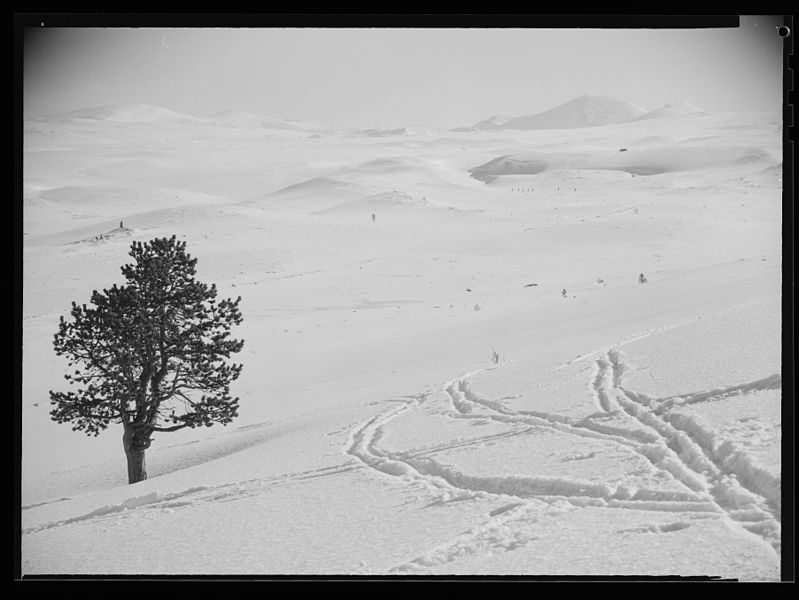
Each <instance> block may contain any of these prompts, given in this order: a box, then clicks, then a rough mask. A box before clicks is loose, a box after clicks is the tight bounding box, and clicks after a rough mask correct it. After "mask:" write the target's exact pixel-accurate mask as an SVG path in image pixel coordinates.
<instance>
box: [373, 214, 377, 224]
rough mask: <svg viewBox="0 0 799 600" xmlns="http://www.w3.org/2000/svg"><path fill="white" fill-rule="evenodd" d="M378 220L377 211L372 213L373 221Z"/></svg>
mask: <svg viewBox="0 0 799 600" xmlns="http://www.w3.org/2000/svg"><path fill="white" fill-rule="evenodd" d="M376 220H377V217H376V216H375V213H372V223H374V222H375V221H376Z"/></svg>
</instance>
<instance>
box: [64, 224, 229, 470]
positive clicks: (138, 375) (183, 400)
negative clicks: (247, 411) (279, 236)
mask: <svg viewBox="0 0 799 600" xmlns="http://www.w3.org/2000/svg"><path fill="white" fill-rule="evenodd" d="M130 256H131V257H133V259H134V262H133V263H131V264H127V265H125V266H123V267H122V274H123V275H124V276H125V279H126V283H125V284H124V285H122V286H117V285H114V286H112V287H111V288H110V289H106V290H103V291H102V292H98V291H96V290H95V291H94V292H93V293H92V297H91V306H87V305H85V304H83V305H81V306H78V305H77V304H76V303H75V302H73V303H72V310H71V319H69V320H66V319H65V318H64V317H63V316H62V317H61V319H60V322H59V327H58V332H57V333H56V334H55V339H54V341H53V346H54V348H55V352H56V354H58V355H59V356H62V355H63V356H66V357H67V358H68V360H69V367H70V371H71V370H72V369H73V368H75V367H77V368H76V369H75V370H74V372H70V373H68V374H66V375H65V376H64V377H65V378H66V380H67V381H68V382H69V383H70V385H74V386H77V387H78V389H77V390H74V391H68V392H54V391H51V392H50V399H51V403H52V405H53V406H54V408H53V409H52V411H51V412H50V415H51V417H52V419H53V420H54V421H57V422H58V423H72V428H73V430H76V431H83V432H85V433H86V434H87V435H98V434H99V433H100V432H101V431H102V430H104V429H106V428H107V427H108V426H109V424H111V423H122V425H123V428H124V435H123V445H124V448H125V452H126V454H127V457H128V477H129V481H130V483H135V482H136V481H140V480H142V479H146V477H147V473H146V470H145V468H144V451H145V450H146V449H147V448H148V447H149V446H150V444H151V442H152V435H153V433H155V432H169V431H177V430H179V429H183V428H185V427H200V426H207V427H210V426H211V425H213V424H214V423H221V424H223V425H224V424H227V423H229V422H230V421H232V420H233V418H235V417H236V416H237V410H238V402H239V400H238V398H233V397H231V395H230V383H231V382H232V381H234V380H236V379H237V378H238V377H239V374H240V373H241V369H242V365H238V364H232V363H229V362H228V360H227V359H229V358H230V356H231V354H234V353H236V352H239V351H240V350H241V348H242V346H243V345H244V342H243V341H242V340H236V339H231V338H230V332H231V327H232V326H234V325H239V324H240V323H241V321H242V316H241V312H240V311H239V308H238V305H239V302H240V301H241V297H239V298H237V299H236V300H235V301H233V300H230V299H227V300H219V301H217V298H216V296H217V291H216V286H215V285H211V286H208V285H206V284H204V283H200V282H199V281H197V280H196V279H195V278H194V275H195V265H196V263H197V259H195V258H191V256H189V255H188V254H187V253H186V243H185V242H178V241H176V239H175V236H172V237H171V238H161V239H154V240H152V241H150V242H146V243H141V242H134V243H133V244H132V245H131V250H130Z"/></svg>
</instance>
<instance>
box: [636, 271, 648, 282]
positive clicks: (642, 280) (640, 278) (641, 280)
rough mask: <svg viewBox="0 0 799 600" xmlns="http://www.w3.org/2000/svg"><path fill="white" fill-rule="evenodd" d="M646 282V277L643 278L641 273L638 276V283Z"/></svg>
mask: <svg viewBox="0 0 799 600" xmlns="http://www.w3.org/2000/svg"><path fill="white" fill-rule="evenodd" d="M646 281H647V279H646V277H644V274H643V273H641V274H640V275H638V283H646Z"/></svg>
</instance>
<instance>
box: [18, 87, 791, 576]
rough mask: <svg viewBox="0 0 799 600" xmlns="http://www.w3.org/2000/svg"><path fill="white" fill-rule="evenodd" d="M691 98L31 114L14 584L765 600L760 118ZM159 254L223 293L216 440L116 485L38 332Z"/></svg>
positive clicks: (778, 170) (775, 415) (772, 230)
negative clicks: (450, 119)
mask: <svg viewBox="0 0 799 600" xmlns="http://www.w3.org/2000/svg"><path fill="white" fill-rule="evenodd" d="M692 101H693V100H692V99H691V98H685V99H681V100H680V101H678V102H673V103H669V104H665V105H661V106H652V107H646V108H645V107H642V106H639V105H637V104H635V103H631V102H629V101H627V100H626V99H624V98H613V97H609V96H595V95H582V96H578V97H575V98H574V99H573V100H571V101H569V102H566V103H564V104H561V105H558V106H553V107H552V108H551V109H549V110H547V111H541V112H531V113H530V114H520V115H515V116H512V115H508V116H493V117H490V116H488V115H486V118H485V120H482V121H479V122H475V123H464V124H463V125H462V126H460V127H456V128H449V129H442V128H434V127H430V126H422V125H414V124H410V123H408V124H404V125H401V126H400V125H397V124H393V125H390V126H385V127H381V126H374V127H342V126H339V125H336V124H331V123H311V122H305V121H296V120H284V119H280V118H276V117H274V116H271V115H257V114H253V113H250V112H247V111H241V110H228V111H222V112H219V111H216V112H213V113H208V114H187V113H180V112H177V111H173V110H168V109H166V108H162V107H159V106H154V105H148V104H120V105H106V106H99V107H94V108H92V107H89V108H85V109H80V110H77V111H66V112H62V113H58V114H52V115H46V116H35V117H32V116H26V118H25V121H24V134H23V145H24V148H23V151H24V155H23V164H24V174H23V187H24V189H23V269H24V274H23V306H22V309H23V315H22V319H23V348H22V353H23V371H22V385H23V390H22V391H23V394H22V407H21V409H22V457H21V461H22V482H21V483H22V489H21V495H22V507H21V508H22V510H21V527H22V536H21V567H22V574H23V575H39V574H56V575H58V574H87V575H108V574H120V575H161V574H184V575H197V574H205V575H208V574H218V575H234V574H236V575H238V574H246V575H266V576H268V575H276V574H283V575H376V576H381V575H403V576H409V577H414V576H422V575H532V576H535V575H555V576H573V575H583V576H604V575H635V576H639V575H640V576H682V577H689V576H708V577H714V578H721V579H737V580H741V581H778V580H779V579H780V566H781V563H780V561H781V498H782V494H781V469H782V430H781V425H782V424H781V418H782V417H781V415H782V413H781V399H782V365H781V352H782V347H781V339H782V331H781V329H782V315H781V311H782V289H781V285H782V239H781V231H782V169H783V165H782V160H783V157H782V116H781V115H780V114H779V113H743V112H720V111H711V110H706V109H704V108H702V107H700V106H698V105H695V104H693V103H692ZM500 110H501V108H500ZM172 235H175V236H177V238H178V239H179V240H181V241H185V242H186V243H187V250H188V252H189V253H190V254H191V255H192V256H193V257H196V258H197V259H198V263H197V277H198V279H199V280H200V281H203V282H206V283H209V284H210V283H215V284H216V286H217V288H218V290H219V294H220V297H222V298H228V297H231V298H236V297H237V296H241V299H242V300H241V305H240V308H241V311H242V314H243V317H244V320H243V323H242V325H241V326H240V327H238V328H237V329H236V330H235V332H234V333H235V335H236V336H237V337H239V338H241V339H243V340H244V348H243V350H242V351H241V352H240V353H239V355H238V356H237V357H236V360H237V362H240V363H242V364H243V365H244V367H243V371H242V374H241V377H240V378H239V379H238V381H236V382H235V383H234V384H233V386H232V388H231V390H232V393H233V395H234V396H237V397H239V398H240V408H239V416H238V418H236V419H235V420H234V421H233V422H232V423H231V424H229V425H227V426H221V425H216V426H214V427H211V428H198V429H185V430H181V431H179V432H175V433H164V434H156V435H155V438H154V442H153V444H152V446H151V447H150V448H149V449H148V450H147V471H148V475H149V478H148V479H147V480H145V481H141V482H139V483H136V484H133V485H128V482H127V471H126V466H125V454H124V453H123V448H122V429H121V426H111V427H109V429H108V430H106V431H104V432H102V433H101V434H100V435H99V436H97V437H94V436H91V437H89V436H86V435H84V434H83V433H80V432H76V431H72V430H71V428H70V427H69V426H68V425H64V424H57V423H55V422H54V421H53V420H51V417H50V414H49V412H50V410H51V406H50V401H49V397H48V392H49V391H50V390H59V389H63V388H64V386H65V383H64V379H63V378H64V373H65V372H66V370H67V363H66V360H65V359H64V358H63V357H59V356H56V354H55V353H54V352H53V335H54V334H55V332H56V329H57V325H58V320H59V317H60V316H62V315H67V314H68V313H69V310H70V306H71V303H72V301H75V302H77V303H78V304H81V303H86V302H88V300H89V297H90V295H91V292H92V290H103V289H106V288H109V287H110V286H111V285H113V284H115V283H117V284H118V283H120V282H121V281H122V276H121V273H120V267H121V266H122V265H123V264H125V263H127V262H129V256H128V251H129V249H130V246H131V243H132V242H134V241H142V242H145V241H148V240H152V239H154V238H160V237H169V236H172Z"/></svg>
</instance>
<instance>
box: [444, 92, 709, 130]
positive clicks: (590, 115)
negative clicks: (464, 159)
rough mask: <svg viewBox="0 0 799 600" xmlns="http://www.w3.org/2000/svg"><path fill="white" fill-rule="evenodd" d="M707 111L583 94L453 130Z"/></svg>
mask: <svg viewBox="0 0 799 600" xmlns="http://www.w3.org/2000/svg"><path fill="white" fill-rule="evenodd" d="M703 112H704V111H703V110H702V109H701V108H699V107H698V106H696V105H694V104H691V103H690V102H680V103H677V104H673V103H669V104H666V105H665V106H663V107H661V108H658V109H655V110H653V111H647V110H646V109H645V108H642V107H641V106H638V105H637V104H633V103H631V102H626V101H624V100H618V99H616V98H611V97H608V96H591V95H584V96H580V97H578V98H575V99H573V100H570V101H569V102H565V103H563V104H560V105H558V106H556V107H554V108H551V109H549V110H547V111H544V112H540V113H534V114H530V115H522V116H519V117H506V116H501V115H495V116H492V117H489V118H487V119H484V120H482V121H480V122H479V123H475V124H474V125H472V126H470V127H457V128H455V129H451V130H450V131H459V132H469V131H501V130H506V129H516V130H535V129H576V128H579V127H599V126H602V125H613V124H618V123H629V122H631V121H637V120H642V119H654V118H660V117H669V116H681V115H689V114H699V113H703Z"/></svg>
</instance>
